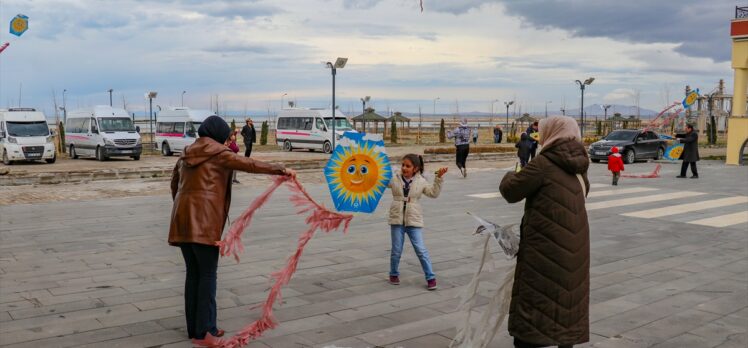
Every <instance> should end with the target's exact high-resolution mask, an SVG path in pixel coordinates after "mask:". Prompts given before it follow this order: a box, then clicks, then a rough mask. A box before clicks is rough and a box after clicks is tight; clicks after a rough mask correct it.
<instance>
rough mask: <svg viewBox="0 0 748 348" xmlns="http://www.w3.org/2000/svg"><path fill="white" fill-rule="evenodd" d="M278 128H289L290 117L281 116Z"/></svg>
mask: <svg viewBox="0 0 748 348" xmlns="http://www.w3.org/2000/svg"><path fill="white" fill-rule="evenodd" d="M276 128H278V129H288V118H286V117H284V118H280V119H278V126H277V127H276Z"/></svg>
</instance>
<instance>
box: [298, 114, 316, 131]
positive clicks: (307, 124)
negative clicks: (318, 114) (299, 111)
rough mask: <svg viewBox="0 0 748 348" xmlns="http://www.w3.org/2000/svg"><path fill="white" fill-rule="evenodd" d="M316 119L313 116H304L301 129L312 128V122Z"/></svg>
mask: <svg viewBox="0 0 748 348" xmlns="http://www.w3.org/2000/svg"><path fill="white" fill-rule="evenodd" d="M313 122H314V119H313V118H311V117H304V118H302V119H301V127H300V128H299V129H303V130H312V123H313Z"/></svg>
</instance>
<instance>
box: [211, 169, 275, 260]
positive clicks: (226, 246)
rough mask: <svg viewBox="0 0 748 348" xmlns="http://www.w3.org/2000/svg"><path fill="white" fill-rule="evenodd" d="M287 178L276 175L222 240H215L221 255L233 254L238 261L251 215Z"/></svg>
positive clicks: (242, 250) (235, 221)
mask: <svg viewBox="0 0 748 348" xmlns="http://www.w3.org/2000/svg"><path fill="white" fill-rule="evenodd" d="M286 180H288V178H287V177H286V176H277V177H276V178H275V179H274V180H273V184H272V185H270V187H268V189H267V190H265V192H263V193H262V194H261V195H260V196H259V197H257V198H255V200H254V201H253V202H252V204H250V205H249V208H247V210H245V211H244V213H242V215H240V216H239V218H237V219H236V220H234V222H233V223H232V224H231V227H230V228H229V232H228V233H227V234H226V236H225V237H223V240H222V241H218V242H216V245H217V246H219V247H220V248H221V256H228V255H233V256H234V259H235V260H236V262H239V254H241V253H242V252H244V245H243V244H242V233H244V230H245V229H246V228H247V226H249V224H250V223H251V222H252V217H253V216H254V214H255V211H257V210H258V209H260V207H262V206H263V205H264V204H265V203H266V202H267V201H268V199H270V195H272V194H273V192H275V189H277V188H278V187H279V186H280V185H281V184H283V183H284V182H285V181H286Z"/></svg>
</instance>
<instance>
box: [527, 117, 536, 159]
mask: <svg viewBox="0 0 748 348" xmlns="http://www.w3.org/2000/svg"><path fill="white" fill-rule="evenodd" d="M537 132H538V121H535V122H533V123H532V124H531V125H530V127H527V130H526V131H525V133H527V135H528V136H529V137H530V140H531V141H532V149H531V150H530V159H533V158H535V155H536V154H537V152H538V141H537V140H535V138H534V137H533V136H532V134H533V133H537Z"/></svg>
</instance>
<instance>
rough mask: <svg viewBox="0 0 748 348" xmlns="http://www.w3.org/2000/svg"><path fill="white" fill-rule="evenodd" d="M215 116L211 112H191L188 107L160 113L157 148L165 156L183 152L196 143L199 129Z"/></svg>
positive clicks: (157, 128) (157, 123)
mask: <svg viewBox="0 0 748 348" xmlns="http://www.w3.org/2000/svg"><path fill="white" fill-rule="evenodd" d="M213 115H215V113H214V112H213V111H210V110H191V109H190V108H187V107H174V108H171V109H170V110H163V111H161V112H159V113H158V122H156V148H158V149H160V150H161V154H162V155H164V156H171V155H172V154H173V153H174V152H180V153H181V152H182V151H184V148H185V147H187V146H188V145H190V144H192V143H194V142H195V139H197V137H198V136H197V129H198V128H200V124H201V123H202V122H203V121H204V120H205V119H206V118H208V117H210V116H213Z"/></svg>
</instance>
